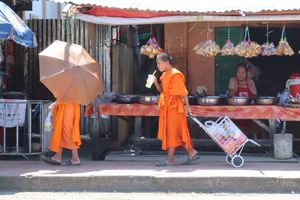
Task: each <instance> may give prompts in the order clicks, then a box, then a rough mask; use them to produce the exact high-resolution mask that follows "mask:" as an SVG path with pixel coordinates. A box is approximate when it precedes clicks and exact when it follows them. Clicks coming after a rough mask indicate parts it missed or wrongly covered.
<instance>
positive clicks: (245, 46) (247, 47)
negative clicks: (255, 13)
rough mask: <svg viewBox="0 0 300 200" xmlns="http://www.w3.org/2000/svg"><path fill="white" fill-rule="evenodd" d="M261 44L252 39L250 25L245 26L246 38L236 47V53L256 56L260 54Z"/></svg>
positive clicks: (246, 56) (250, 56) (243, 55)
mask: <svg viewBox="0 0 300 200" xmlns="http://www.w3.org/2000/svg"><path fill="white" fill-rule="evenodd" d="M260 51H261V50H260V45H259V44H257V43H256V42H254V41H251V39H250V32H249V28H248V26H247V27H246V28H245V36H244V40H243V41H241V42H240V43H239V44H238V45H237V46H236V47H235V53H236V55H238V56H241V57H245V58H252V57H256V56H258V55H259V54H260Z"/></svg>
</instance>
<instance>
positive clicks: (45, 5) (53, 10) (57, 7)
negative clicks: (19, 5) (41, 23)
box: [24, 0, 65, 19]
mask: <svg viewBox="0 0 300 200" xmlns="http://www.w3.org/2000/svg"><path fill="white" fill-rule="evenodd" d="M64 6H65V4H62V3H55V2H53V1H47V0H38V1H32V11H25V12H24V19H60V18H62V10H63V8H64Z"/></svg>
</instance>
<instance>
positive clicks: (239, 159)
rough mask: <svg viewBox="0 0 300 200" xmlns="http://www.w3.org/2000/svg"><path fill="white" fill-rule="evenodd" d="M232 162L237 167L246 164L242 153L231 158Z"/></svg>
mask: <svg viewBox="0 0 300 200" xmlns="http://www.w3.org/2000/svg"><path fill="white" fill-rule="evenodd" d="M231 164H232V166H234V167H236V168H238V167H241V166H243V164H244V158H243V157H242V156H240V155H235V156H233V157H232V159H231Z"/></svg>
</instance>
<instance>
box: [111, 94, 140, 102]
mask: <svg viewBox="0 0 300 200" xmlns="http://www.w3.org/2000/svg"><path fill="white" fill-rule="evenodd" d="M115 101H116V102H118V103H137V101H138V96H137V95H129V94H117V95H116V99H115Z"/></svg>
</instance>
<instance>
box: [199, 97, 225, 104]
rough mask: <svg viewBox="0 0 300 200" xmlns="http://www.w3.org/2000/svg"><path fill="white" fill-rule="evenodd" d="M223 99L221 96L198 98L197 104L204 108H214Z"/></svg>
mask: <svg viewBox="0 0 300 200" xmlns="http://www.w3.org/2000/svg"><path fill="white" fill-rule="evenodd" d="M221 100H222V97H219V96H205V97H198V98H197V102H198V104H199V105H202V106H214V105H217V104H220V103H221Z"/></svg>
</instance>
